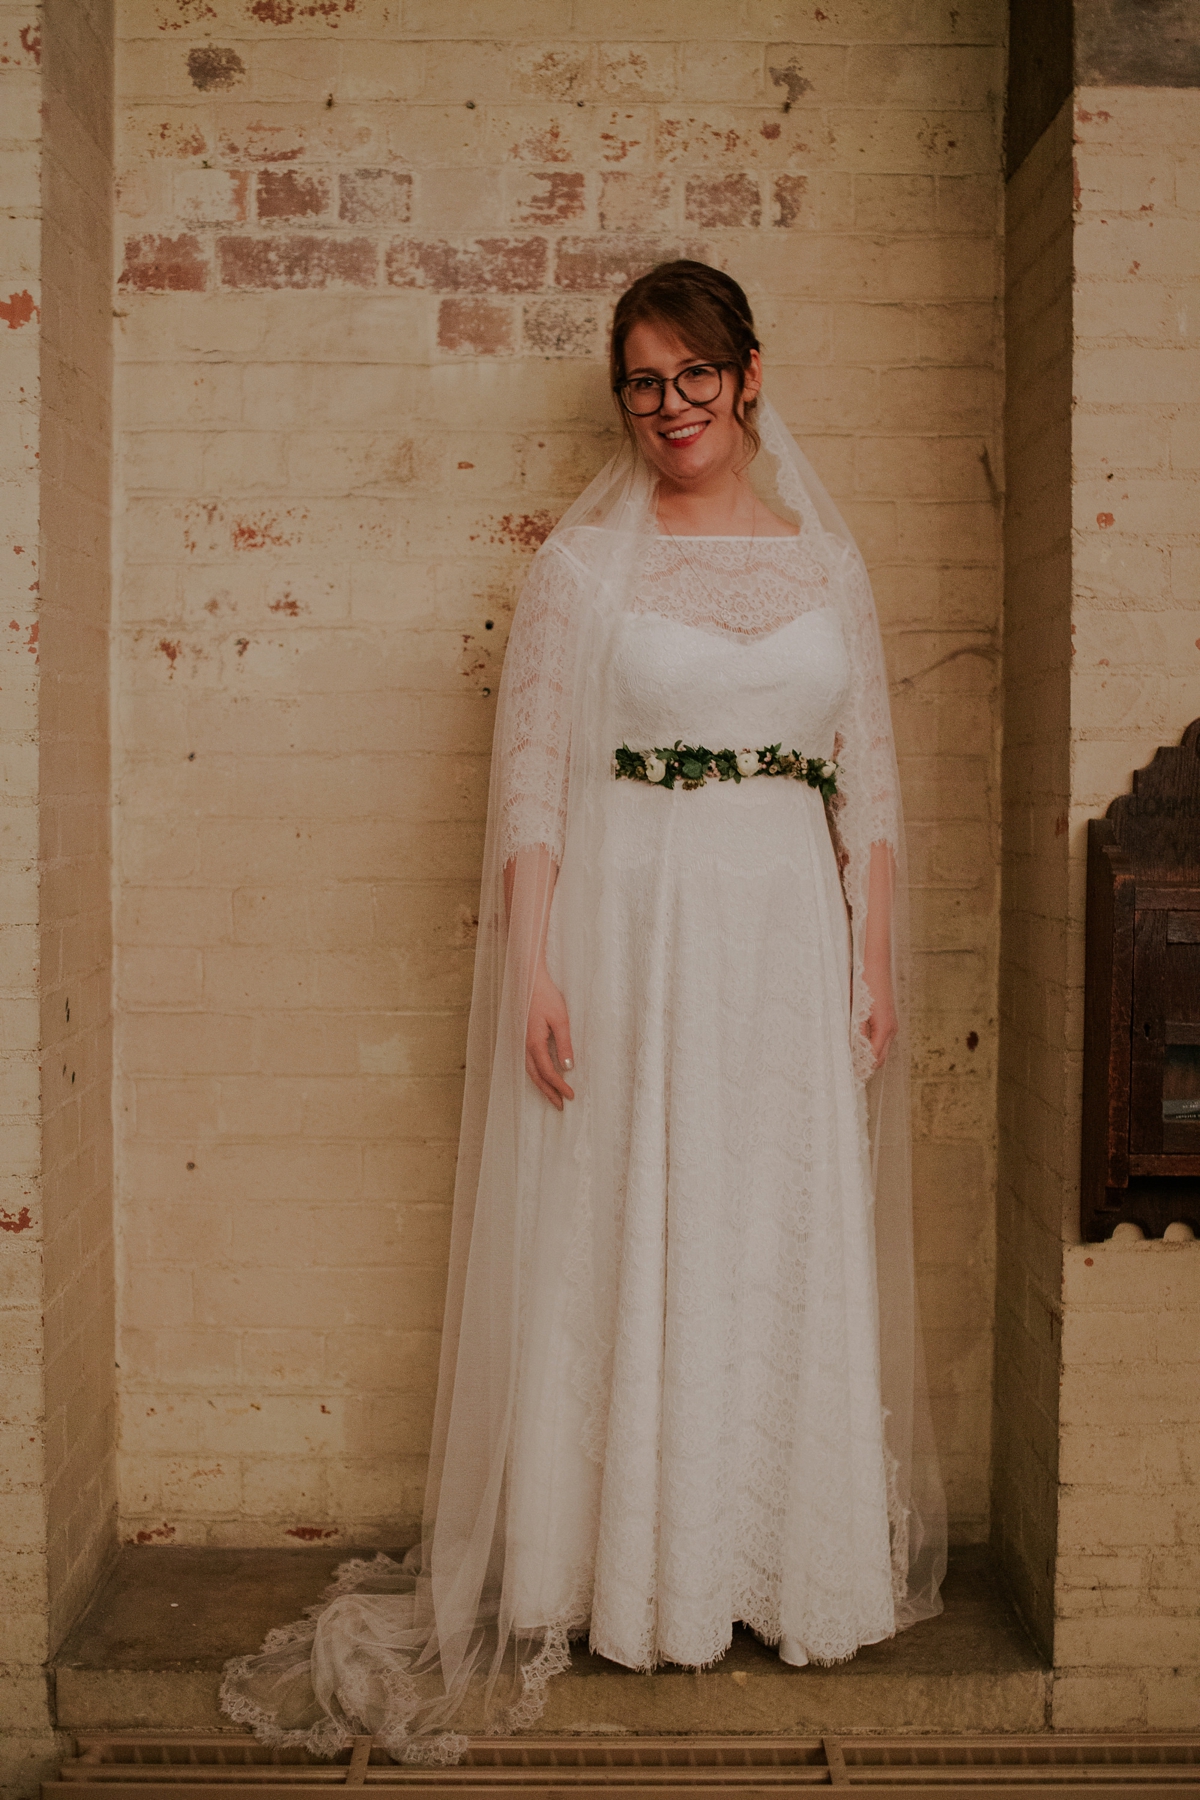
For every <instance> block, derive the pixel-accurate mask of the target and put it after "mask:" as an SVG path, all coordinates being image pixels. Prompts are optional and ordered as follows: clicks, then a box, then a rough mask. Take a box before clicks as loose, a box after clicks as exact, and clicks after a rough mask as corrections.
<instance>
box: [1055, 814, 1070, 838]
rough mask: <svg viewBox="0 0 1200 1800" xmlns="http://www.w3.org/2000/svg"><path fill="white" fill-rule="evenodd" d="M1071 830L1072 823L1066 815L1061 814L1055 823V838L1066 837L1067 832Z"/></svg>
mask: <svg viewBox="0 0 1200 1800" xmlns="http://www.w3.org/2000/svg"><path fill="white" fill-rule="evenodd" d="M1070 828H1071V822H1070V820H1069V819H1068V818H1067V815H1066V813H1059V815H1058V817H1057V819H1055V821H1054V835H1055V837H1066V835H1067V832H1068V831H1069V830H1070Z"/></svg>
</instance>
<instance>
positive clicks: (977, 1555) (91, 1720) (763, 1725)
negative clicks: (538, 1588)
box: [54, 1547, 1051, 1734]
mask: <svg viewBox="0 0 1200 1800" xmlns="http://www.w3.org/2000/svg"><path fill="white" fill-rule="evenodd" d="M349 1554H351V1553H350V1552H347V1551H345V1550H340V1551H331V1550H203V1549H201V1550H197V1549H172V1548H164V1547H146V1548H138V1549H128V1550H125V1551H123V1552H122V1553H121V1556H120V1557H119V1559H118V1561H117V1563H116V1565H115V1567H114V1569H113V1571H112V1573H111V1574H110V1575H109V1577H108V1579H107V1580H106V1581H105V1582H104V1584H103V1585H102V1586H101V1588H100V1589H99V1591H98V1592H97V1594H96V1596H95V1598H94V1599H93V1601H92V1603H91V1605H90V1606H89V1607H88V1609H87V1611H86V1613H85V1614H84V1616H83V1618H82V1619H81V1620H80V1621H79V1623H78V1625H77V1626H76V1627H75V1629H74V1630H73V1631H72V1632H71V1634H70V1636H69V1637H68V1639H67V1641H66V1642H65V1643H64V1645H63V1647H62V1649H61V1651H60V1652H59V1654H58V1656H57V1657H56V1658H55V1661H54V1671H55V1683H56V1689H57V1709H58V1725H59V1727H60V1729H64V1730H69V1731H104V1730H122V1731H123V1730H144V1731H220V1730H229V1729H231V1727H230V1723H229V1721H228V1720H227V1719H225V1717H224V1716H223V1714H222V1713H221V1712H220V1711H219V1710H218V1707H217V1688H218V1684H219V1679H220V1672H221V1669H222V1666H223V1665H224V1663H225V1661H226V1659H227V1658H228V1657H230V1656H238V1655H242V1654H244V1653H245V1652H247V1651H251V1650H256V1649H257V1648H258V1647H259V1645H260V1644H261V1642H262V1640H263V1638H264V1637H265V1635H266V1633H267V1632H268V1631H269V1630H270V1629H271V1627H272V1626H274V1625H281V1624H286V1623H287V1622H288V1621H290V1620H291V1619H294V1618H298V1617H299V1616H300V1615H301V1613H302V1612H303V1610H304V1608H305V1607H306V1606H309V1605H311V1604H312V1602H313V1601H314V1600H316V1599H317V1598H318V1597H319V1595H320V1592H321V1589H322V1588H323V1587H324V1586H325V1584H326V1582H327V1581H328V1580H329V1579H330V1577H331V1575H332V1573H333V1570H334V1569H335V1568H336V1566H337V1565H338V1563H340V1562H343V1561H345V1560H346V1557H347V1556H348V1555H349ZM945 1602H946V1610H945V1612H944V1613H943V1614H942V1616H941V1617H940V1618H938V1619H931V1620H929V1621H928V1622H927V1623H926V1624H924V1625H918V1626H914V1628H913V1629H912V1630H911V1631H907V1632H904V1633H902V1634H901V1636H899V1637H897V1638H894V1639H892V1640H891V1641H890V1642H889V1643H886V1644H872V1645H869V1646H867V1648H865V1649H863V1650H861V1651H860V1652H859V1654H858V1655H857V1656H856V1657H855V1658H854V1660H853V1662H849V1663H845V1664H842V1665H840V1666H839V1667H837V1668H833V1669H814V1668H808V1669H792V1668H789V1667H787V1666H786V1665H785V1664H783V1663H781V1662H780V1661H779V1658H778V1657H777V1656H776V1655H775V1654H774V1653H773V1652H772V1651H770V1650H768V1649H766V1648H764V1646H763V1645H761V1644H760V1643H758V1642H757V1640H756V1639H755V1638H753V1637H751V1635H750V1634H749V1632H746V1631H742V1630H739V1631H738V1632H737V1633H736V1634H735V1637H734V1642H733V1645H732V1647H731V1649H730V1651H729V1653H728V1655H727V1656H725V1657H724V1658H723V1659H722V1661H721V1662H720V1663H719V1664H718V1665H717V1666H716V1667H715V1668H713V1669H707V1670H703V1671H700V1672H695V1671H692V1670H687V1669H674V1668H668V1669H662V1670H659V1671H658V1672H656V1673H655V1674H653V1675H639V1674H637V1673H635V1672H634V1671H632V1670H629V1669H622V1668H619V1667H617V1665H616V1664H614V1663H610V1662H606V1661H605V1660H604V1659H603V1658H602V1657H598V1656H590V1655H588V1654H586V1653H583V1652H577V1653H576V1655H575V1657H574V1660H573V1662H572V1666H571V1669H570V1671H569V1672H568V1673H567V1674H565V1675H564V1676H562V1677H561V1679H559V1680H558V1681H555V1682H553V1683H552V1684H551V1687H550V1691H549V1699H548V1704H547V1708H546V1712H545V1713H544V1714H543V1716H542V1718H541V1719H540V1720H539V1721H538V1726H537V1730H538V1732H539V1734H546V1733H552V1732H562V1733H570V1732H597V1731H605V1732H609V1731H611V1732H634V1733H681V1734H695V1733H705V1734H711V1733H713V1732H719V1733H738V1732H753V1733H760V1732H771V1733H780V1732H786V1733H798V1734H807V1733H823V1732H846V1731H855V1732H862V1731H889V1732H896V1731H1007V1732H1013V1731H1021V1732H1028V1731H1042V1730H1045V1729H1046V1728H1047V1720H1048V1704H1049V1697H1050V1683H1051V1676H1050V1671H1049V1670H1048V1669H1047V1668H1046V1666H1045V1665H1044V1664H1043V1663H1042V1662H1041V1661H1040V1659H1039V1657H1038V1655H1037V1652H1036V1651H1035V1649H1034V1647H1033V1645H1032V1643H1031V1642H1030V1640H1029V1638H1028V1636H1027V1635H1026V1633H1025V1631H1024V1629H1023V1627H1022V1626H1021V1623H1020V1621H1019V1620H1018V1618H1017V1616H1016V1614H1015V1613H1014V1612H1013V1610H1012V1607H1011V1605H1010V1604H1009V1602H1008V1600H1007V1598H1006V1597H1005V1595H1004V1593H1003V1591H1002V1589H1001V1587H1000V1585H999V1582H998V1581H997V1579H996V1577H995V1575H994V1574H993V1572H992V1568H991V1564H990V1561H989V1559H988V1556H987V1554H986V1552H983V1551H980V1550H975V1549H971V1550H961V1551H959V1552H957V1553H956V1554H955V1555H954V1557H953V1558H952V1561H951V1567H950V1572H949V1574H948V1576H947V1579H946V1586H945Z"/></svg>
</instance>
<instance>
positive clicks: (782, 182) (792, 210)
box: [775, 175, 808, 228]
mask: <svg viewBox="0 0 1200 1800" xmlns="http://www.w3.org/2000/svg"><path fill="white" fill-rule="evenodd" d="M807 201H808V176H807V175H777V176H776V177H775V223H776V225H782V226H784V227H785V228H786V227H790V226H792V225H796V224H798V223H799V222H800V219H801V218H802V216H803V214H804V208H805V206H806V204H807Z"/></svg>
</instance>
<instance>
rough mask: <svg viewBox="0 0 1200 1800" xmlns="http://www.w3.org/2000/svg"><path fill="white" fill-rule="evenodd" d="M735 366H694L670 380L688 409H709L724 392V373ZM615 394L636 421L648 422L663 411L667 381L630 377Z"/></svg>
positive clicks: (725, 363)
mask: <svg viewBox="0 0 1200 1800" xmlns="http://www.w3.org/2000/svg"><path fill="white" fill-rule="evenodd" d="M733 367H734V365H733V363H731V362H719V363H693V364H692V366H691V368H690V369H681V370H680V372H679V374H678V375H672V376H671V377H670V382H671V386H672V387H673V388H674V389H675V392H676V393H677V394H678V395H679V398H680V399H681V400H686V401H687V403H688V405H689V406H709V405H711V403H712V402H713V401H714V400H715V399H716V398H717V396H718V394H719V393H720V392H721V383H722V380H723V375H722V370H724V369H732V368H733ZM613 393H614V394H615V395H616V396H617V399H618V400H619V401H620V402H621V405H622V406H623V407H624V408H625V411H626V412H627V413H632V414H633V416H634V418H635V419H649V418H652V417H653V415H654V414H655V413H656V412H660V411H661V410H662V403H663V401H664V400H665V399H666V397H667V382H666V380H665V379H664V377H663V376H661V375H627V376H626V378H625V380H624V381H618V383H617V385H616V387H615V388H614V389H613Z"/></svg>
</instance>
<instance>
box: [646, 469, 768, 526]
mask: <svg viewBox="0 0 1200 1800" xmlns="http://www.w3.org/2000/svg"><path fill="white" fill-rule="evenodd" d="M658 523H659V527H660V529H661V530H663V531H665V532H667V533H668V535H669V536H671V537H795V536H796V535H797V528H796V526H794V525H789V524H787V523H786V522H785V521H784V520H783V519H780V518H777V517H776V515H775V514H774V513H773V512H772V511H771V510H770V508H769V507H767V506H764V505H763V503H762V501H761V500H759V499H758V498H757V496H756V495H755V493H754V490H753V488H752V487H751V486H750V483H749V482H748V481H747V480H746V479H745V477H744V476H742V475H729V476H727V477H726V478H725V479H724V480H723V481H722V482H720V483H717V482H714V483H713V484H712V485H711V486H706V487H704V488H702V489H695V488H680V487H674V486H672V485H671V484H669V483H668V482H665V481H662V480H660V481H659V484H658Z"/></svg>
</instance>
